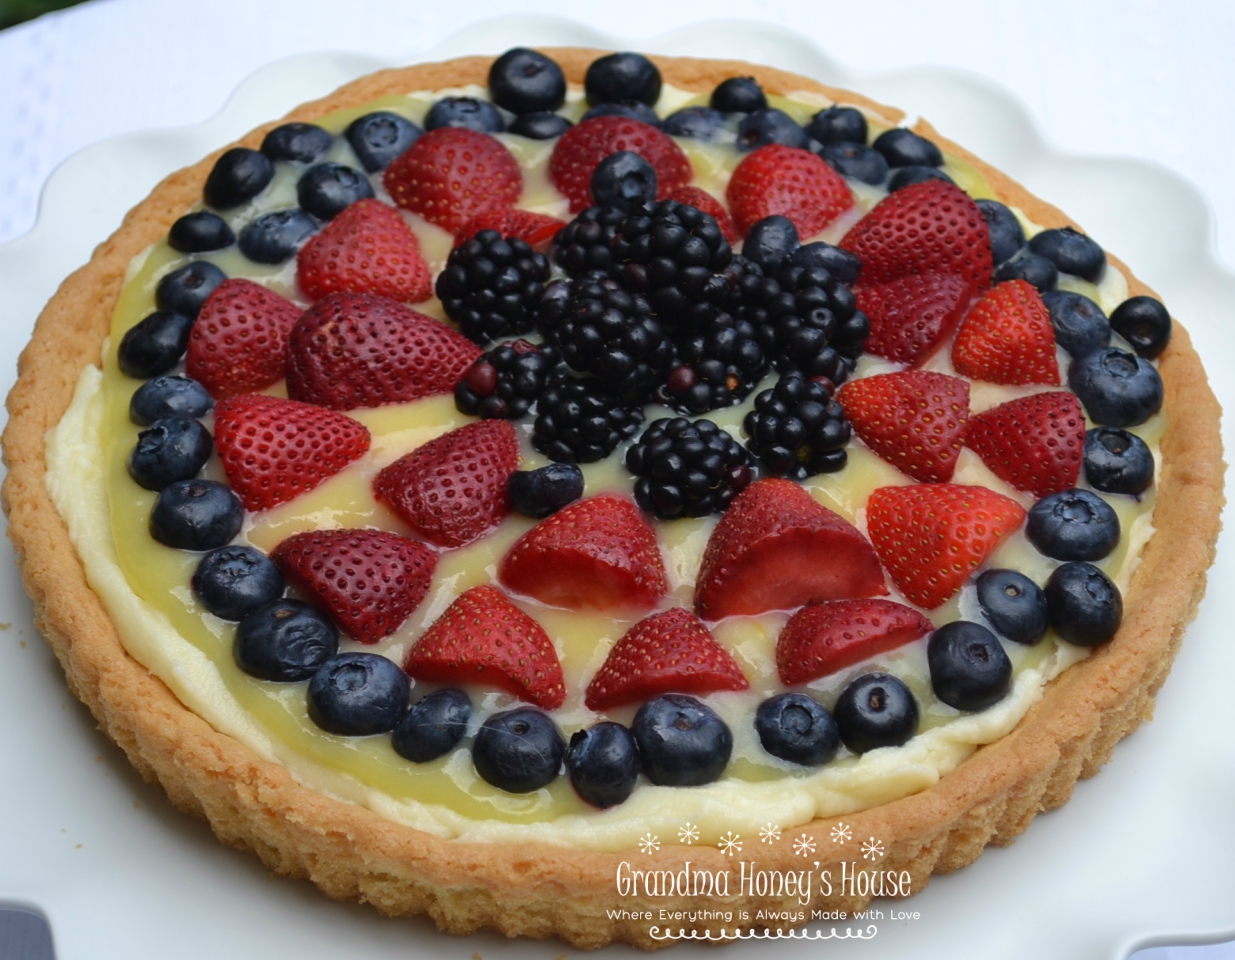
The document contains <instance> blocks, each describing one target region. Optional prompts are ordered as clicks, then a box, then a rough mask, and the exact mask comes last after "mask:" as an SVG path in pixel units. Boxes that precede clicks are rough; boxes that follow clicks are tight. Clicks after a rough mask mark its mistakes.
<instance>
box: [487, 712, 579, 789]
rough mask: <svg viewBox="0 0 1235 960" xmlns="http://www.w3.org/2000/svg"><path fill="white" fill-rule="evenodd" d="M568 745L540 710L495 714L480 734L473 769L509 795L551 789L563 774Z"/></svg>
mask: <svg viewBox="0 0 1235 960" xmlns="http://www.w3.org/2000/svg"><path fill="white" fill-rule="evenodd" d="M565 756H566V741H565V740H564V739H563V738H562V733H561V731H560V730H558V728H557V725H556V724H555V723H554V722H553V721H552V720H550V719H549V718H548V717H547V716H545V715H544V714H543V713H541V712H540V711H539V710H533V709H532V708H531V707H517V708H516V709H514V710H507V711H505V712H504V713H495V714H494V715H493V716H491V717H490V718H489V719H488V720H486V721H485V722H484V723H483V724H481V726H480V729H479V730H478V731H477V732H476V742H475V743H473V744H472V765H473V766H474V767H475V768H476V772H477V773H478V774H480V776H481V779H483V780H484V781H485V782H486V783H488V784H491V785H493V786H495V787H497V788H498V789H499V790H505V791H507V792H508V793H531V792H532V791H533V790H539V789H540V788H541V787H547V786H548V785H549V784H551V783H552V782H553V781H554V780H556V779H557V776H558V774H559V773H561V772H562V760H563V758H564V757H565Z"/></svg>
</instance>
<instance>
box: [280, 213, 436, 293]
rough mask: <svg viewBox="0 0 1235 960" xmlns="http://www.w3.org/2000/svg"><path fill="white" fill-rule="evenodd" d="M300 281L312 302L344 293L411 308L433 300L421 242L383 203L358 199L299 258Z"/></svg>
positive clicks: (396, 214)
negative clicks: (397, 302)
mask: <svg viewBox="0 0 1235 960" xmlns="http://www.w3.org/2000/svg"><path fill="white" fill-rule="evenodd" d="M296 278H297V280H299V282H300V289H301V290H303V291H304V292H305V295H306V296H308V297H309V298H310V299H312V300H320V299H321V298H322V297H325V296H327V295H329V294H331V293H340V292H344V291H346V292H348V293H375V294H377V295H378V296H381V297H390V298H391V299H392V300H403V301H405V302H407V303H420V302H421V301H422V300H428V299H429V298H430V297H431V296H433V277H432V275H431V274H430V273H429V267H428V265H427V264H426V263H425V261H424V257H422V256H421V255H420V241H419V240H417V239H416V234H414V233H412V228H411V227H409V226H408V225H407V223H406V222H405V221H404V220H403V218H402V217H401V216H399V214H398V211H396V210H394V209H393V208H391V207H389V206H387V205H386V204H384V203H382V202H381V201H380V200H357V201H356V202H355V203H353V204H352V205H351V206H350V207H347V208H346V209H345V210H344V211H343V212H342V213H340V214H339V215H338V216H337V217H335V218H334V219H333V220H331V221H330V223H328V224H327V225H326V228H325V229H324V230H322V232H321V233H319V234H318V235H317V236H315V237H314V238H313V239H311V240H310V241H309V242H308V243H306V244H305V245H304V247H303V248H302V249H301V251H300V253H299V254H298V255H297V257H296Z"/></svg>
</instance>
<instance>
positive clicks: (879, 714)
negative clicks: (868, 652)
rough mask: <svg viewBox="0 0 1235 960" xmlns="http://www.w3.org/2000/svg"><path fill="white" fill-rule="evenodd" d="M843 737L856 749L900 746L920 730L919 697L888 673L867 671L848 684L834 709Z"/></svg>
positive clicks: (863, 750)
mask: <svg viewBox="0 0 1235 960" xmlns="http://www.w3.org/2000/svg"><path fill="white" fill-rule="evenodd" d="M832 717H833V719H834V720H835V721H836V729H837V731H838V732H839V733H840V738H841V741H842V742H843V743H844V744H845V746H846V747H848V748H849V749H850V750H852V751H853V752H854V753H868V752H869V751H871V750H877V749H879V748H880V747H899V746H902V745H903V744H905V743H908V742H909V740H910V739H911V738H912V737H913V735H914V734H915V733H917V732H918V701H917V700H915V699H914V698H913V694H912V693H910V692H909V688H908V687H907V686H905V685H904V684H903V683H902V682H901V681H900V680H898V679H896V677H894V676H892V675H890V674H887V673H868V674H865V675H864V676H861V677H858V679H856V680H854V681H853V683H851V684H849V686H847V687H846V688H845V689H844V690H843V691H842V692H841V695H840V698H839V699H838V700H837V701H836V709H834V710H833V711H832Z"/></svg>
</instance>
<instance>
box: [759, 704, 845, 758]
mask: <svg viewBox="0 0 1235 960" xmlns="http://www.w3.org/2000/svg"><path fill="white" fill-rule="evenodd" d="M755 731H756V732H757V733H758V734H759V742H760V743H762V744H763V749H764V750H766V751H767V752H768V753H770V754H771V755H772V756H774V757H779V758H780V759H782V760H788V761H789V762H790V763H800V764H802V765H803V766H807V767H814V766H818V765H820V764H824V763H827V762H828V761H829V760H831V759H832V758H833V757H834V756H836V751H837V749H838V748H839V747H840V734H839V733H838V732H837V730H836V721H834V720H833V719H832V714H830V713H828V711H827V710H825V709H824V708H823V706H822V705H821V704H820V703H819V702H818V701H817V700H815V699H814V698H812V697H808V696H806V695H805V694H801V693H782V694H780V695H779V696H776V697H769V698H768V699H767V700H764V701H763V703H761V704H759V709H758V710H756V711H755Z"/></svg>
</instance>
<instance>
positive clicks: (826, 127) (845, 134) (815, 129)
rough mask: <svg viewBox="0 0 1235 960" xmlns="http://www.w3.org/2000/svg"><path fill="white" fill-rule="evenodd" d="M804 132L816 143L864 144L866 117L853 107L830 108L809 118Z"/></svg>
mask: <svg viewBox="0 0 1235 960" xmlns="http://www.w3.org/2000/svg"><path fill="white" fill-rule="evenodd" d="M806 132H807V134H808V135H809V136H810V138H811V139H812V140H814V141H816V142H817V143H823V144H828V143H866V137H867V125H866V117H864V116H863V115H862V111H861V110H858V109H856V108H854V107H838V106H831V107H828V108H827V109H826V110H820V111H819V112H818V113H817V114H815V115H814V116H813V117H811V120H810V123H808V124H807V125H806Z"/></svg>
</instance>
